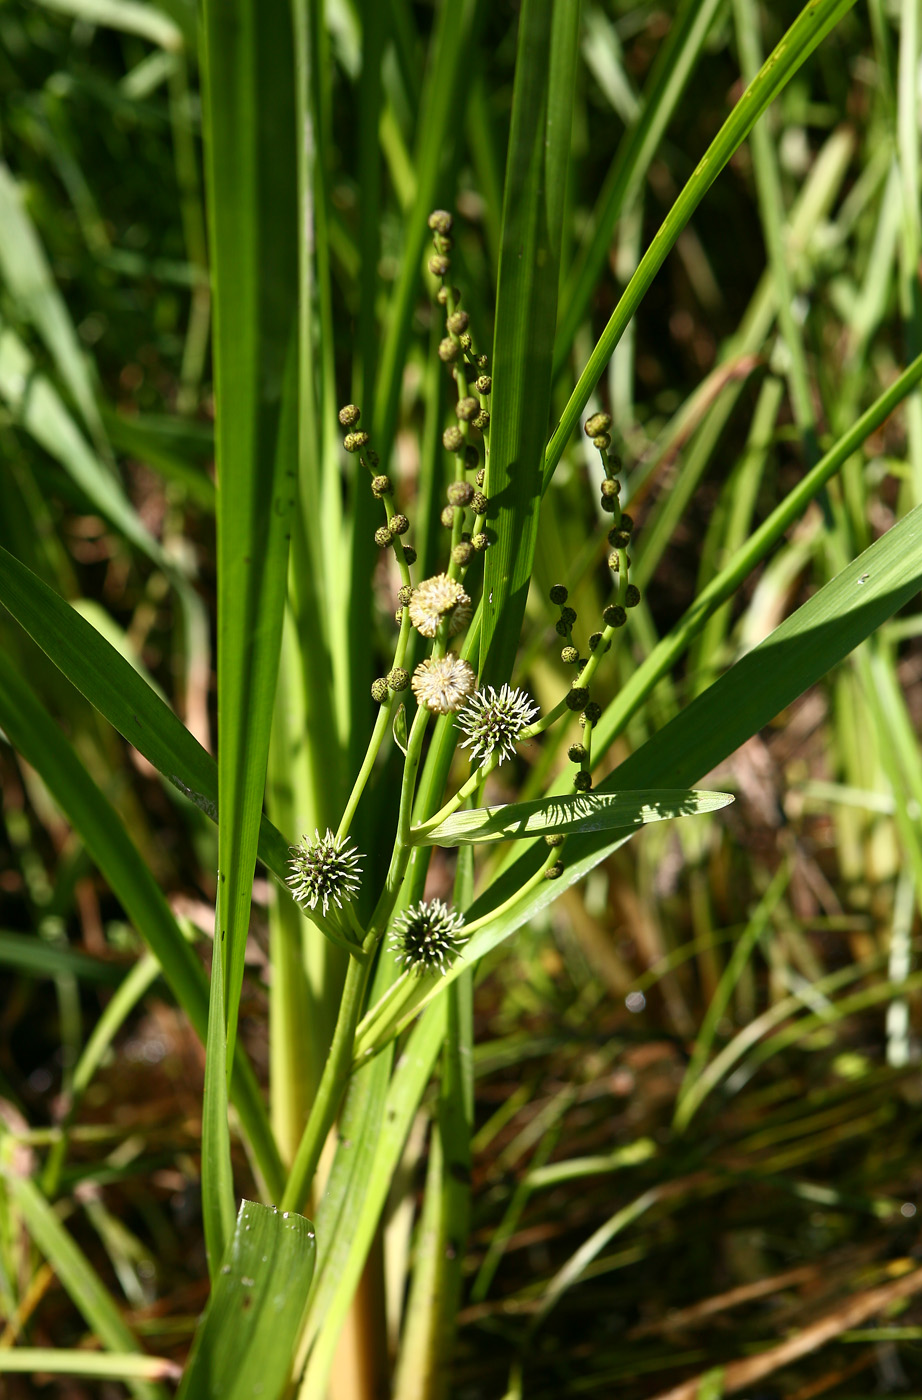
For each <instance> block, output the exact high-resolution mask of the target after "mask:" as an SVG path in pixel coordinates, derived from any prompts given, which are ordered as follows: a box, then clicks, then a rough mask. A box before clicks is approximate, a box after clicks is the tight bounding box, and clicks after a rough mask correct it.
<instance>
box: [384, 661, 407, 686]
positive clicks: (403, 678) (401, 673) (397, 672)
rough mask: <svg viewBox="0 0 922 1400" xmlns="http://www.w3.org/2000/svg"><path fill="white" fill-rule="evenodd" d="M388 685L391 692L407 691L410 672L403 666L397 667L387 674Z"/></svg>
mask: <svg viewBox="0 0 922 1400" xmlns="http://www.w3.org/2000/svg"><path fill="white" fill-rule="evenodd" d="M387 684H388V688H389V689H390V690H406V688H407V686H408V685H409V684H410V673H409V671H405V670H404V669H403V667H402V666H395V667H394V669H393V670H392V671H388V673H387Z"/></svg>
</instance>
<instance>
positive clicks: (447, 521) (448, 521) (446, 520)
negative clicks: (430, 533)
mask: <svg viewBox="0 0 922 1400" xmlns="http://www.w3.org/2000/svg"><path fill="white" fill-rule="evenodd" d="M439 519H440V520H441V522H442V524H443V525H444V526H445V528H446V529H447V530H450V529H451V527H452V525H454V523H455V508H454V506H446V507H445V509H444V510H443V511H442V514H441V516H440V517H439Z"/></svg>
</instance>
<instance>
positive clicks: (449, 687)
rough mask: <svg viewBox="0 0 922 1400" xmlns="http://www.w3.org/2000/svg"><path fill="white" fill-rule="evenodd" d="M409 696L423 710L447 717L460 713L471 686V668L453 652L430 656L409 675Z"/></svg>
mask: <svg viewBox="0 0 922 1400" xmlns="http://www.w3.org/2000/svg"><path fill="white" fill-rule="evenodd" d="M411 683H412V686H413V694H414V695H415V696H416V698H417V700H418V701H419V703H420V704H421V705H425V707H426V709H427V710H434V711H435V713H436V714H439V715H448V714H451V713H452V711H454V710H460V708H461V706H462V705H463V704H464V702H465V700H466V699H467V697H468V696H469V695H470V693H471V691H472V690H473V689H474V686H475V685H476V684H477V676H476V675H475V673H474V668H473V667H472V666H470V665H468V663H467V662H466V661H462V659H461V657H460V656H456V655H455V654H454V652H453V651H448V652H446V653H445V655H444V656H430V657H428V658H427V660H425V661H422V662H420V664H419V665H418V666H417V668H416V670H415V671H414V672H413V680H412V682H411Z"/></svg>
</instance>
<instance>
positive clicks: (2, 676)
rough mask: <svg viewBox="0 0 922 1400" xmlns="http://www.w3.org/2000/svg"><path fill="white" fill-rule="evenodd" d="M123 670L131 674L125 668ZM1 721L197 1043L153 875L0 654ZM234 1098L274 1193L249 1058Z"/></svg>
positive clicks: (196, 973) (200, 1009)
mask: <svg viewBox="0 0 922 1400" xmlns="http://www.w3.org/2000/svg"><path fill="white" fill-rule="evenodd" d="M127 669H128V672H129V674H132V675H133V674H134V672H132V670H131V667H130V666H129V667H128V668H127ZM0 727H2V729H3V731H4V733H5V735H6V737H7V739H8V740H9V742H10V743H11V744H12V745H13V747H14V748H15V749H17V751H18V752H19V753H21V754H22V756H23V758H25V760H26V761H27V762H28V763H31V764H32V766H33V768H35V770H36V771H37V772H38V774H39V775H40V777H41V778H42V781H43V782H44V783H45V785H46V787H47V788H48V791H49V792H50V794H51V796H52V797H53V799H54V801H55V802H56V803H57V805H58V806H59V807H60V809H61V811H62V812H63V813H64V815H65V817H66V818H67V820H68V821H69V822H70V824H71V826H72V827H73V828H74V830H75V831H76V832H77V833H78V835H79V836H80V838H81V840H82V841H83V843H84V845H85V846H86V848H87V851H88V853H89V855H90V857H91V858H92V860H93V861H94V862H95V864H96V865H97V866H98V867H99V869H100V870H101V871H102V873H103V875H104V876H105V878H106V880H107V881H108V884H109V886H110V887H111V889H112V891H113V893H114V894H115V896H116V898H117V899H118V900H120V902H121V904H122V907H123V908H124V910H125V913H126V915H127V917H128V918H129V919H130V920H131V921H132V922H133V923H134V925H135V927H136V928H137V930H138V932H139V933H140V935H141V937H142V938H143V939H144V941H145V942H146V943H147V945H148V947H149V948H150V949H151V951H152V952H153V954H154V955H155V957H156V958H157V959H158V961H159V962H160V964H161V966H162V968H163V973H164V976H165V977H166V980H167V982H168V983H169V985H170V988H171V990H172V992H173V995H174V996H175V997H176V1000H177V1002H178V1003H179V1005H180V1006H181V1007H182V1008H183V1010H184V1011H185V1013H186V1015H187V1016H188V1017H189V1020H190V1022H191V1023H192V1026H193V1027H194V1029H195V1031H196V1032H197V1034H198V1035H199V1036H200V1037H201V1039H202V1041H204V1040H205V1032H206V1022H207V992H206V983H205V976H204V972H203V970H202V966H201V964H200V963H199V961H198V958H197V957H196V954H195V951H194V949H193V948H192V947H191V946H190V945H189V944H188V943H187V942H186V940H185V938H183V936H182V932H181V931H180V929H179V926H178V924H177V923H176V920H175V919H174V917H173V914H172V912H171V911H170V908H169V906H168V904H167V902H166V900H165V899H164V897H163V893H162V892H161V890H160V887H159V886H158V884H157V882H156V880H155V879H154V877H153V875H152V874H151V873H150V871H149V870H148V868H147V866H146V865H145V864H144V861H143V860H142V859H141V856H140V855H139V853H138V851H137V849H136V847H135V846H134V844H133V842H132V841H131V838H130V837H129V835H128V833H127V832H126V830H125V826H124V823H123V822H122V820H121V818H120V817H119V816H118V814H117V813H116V812H115V810H114V809H113V808H112V807H111V805H110V804H109V802H108V800H107V799H106V798H105V797H104V795H103V794H102V792H100V790H99V788H98V787H97V786H96V784H95V783H94V782H93V780H92V778H91V777H90V775H89V774H88V773H87V771H86V769H85V768H84V767H83V764H82V763H81V762H80V760H79V759H78V757H77V755H76V754H75V753H74V751H73V749H72V748H71V746H70V744H68V742H67V740H66V739H65V738H64V736H63V735H62V733H61V731H60V729H59V728H58V726H57V725H56V724H54V723H53V721H52V720H51V718H50V717H49V715H48V714H47V713H46V711H45V709H44V707H43V706H42V704H41V702H40V700H39V698H38V696H37V695H36V694H35V692H34V691H33V690H32V689H31V687H30V686H28V685H27V683H26V682H25V681H24V680H23V679H22V678H21V677H20V676H19V675H18V674H17V673H16V670H15V668H14V666H13V665H12V663H11V661H10V660H9V659H8V658H7V657H6V656H5V655H4V654H3V653H2V652H0ZM232 1092H233V1096H234V1100H235V1102H236V1104H237V1109H238V1112H239V1113H240V1117H241V1121H242V1123H243V1125H244V1128H245V1131H246V1133H247V1137H248V1139H249V1141H250V1144H251V1146H252V1148H253V1152H254V1154H255V1155H256V1158H257V1160H258V1162H259V1167H260V1170H261V1171H262V1173H263V1175H264V1177H265V1179H266V1183H267V1187H268V1189H269V1190H270V1191H271V1192H272V1193H273V1194H276V1193H279V1194H280V1193H281V1177H282V1168H281V1163H280V1161H279V1158H278V1152H277V1150H276V1147H275V1143H274V1140H273V1138H272V1134H271V1132H270V1129H269V1124H268V1119H267V1115H266V1110H265V1106H264V1105H263V1102H262V1097H261V1095H260V1091H259V1087H258V1085H257V1083H256V1079H255V1076H254V1075H253V1072H252V1070H251V1069H250V1068H249V1065H248V1063H247V1062H246V1061H245V1060H244V1058H243V1056H242V1055H240V1056H238V1057H235V1062H234V1079H233V1084H232Z"/></svg>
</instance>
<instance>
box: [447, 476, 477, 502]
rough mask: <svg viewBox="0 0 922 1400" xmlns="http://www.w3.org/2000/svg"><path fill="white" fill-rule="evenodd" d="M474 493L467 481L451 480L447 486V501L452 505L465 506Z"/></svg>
mask: <svg viewBox="0 0 922 1400" xmlns="http://www.w3.org/2000/svg"><path fill="white" fill-rule="evenodd" d="M473 494H474V488H473V486H472V485H471V483H470V482H469V481H453V482H452V483H451V485H450V486H449V488H448V492H447V495H448V501H449V504H450V505H453V506H466V505H468V503H469V502H470V499H471V497H472V496H473Z"/></svg>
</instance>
